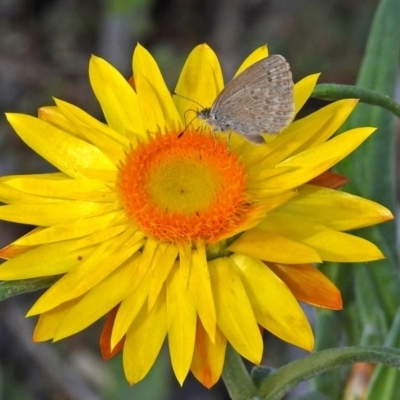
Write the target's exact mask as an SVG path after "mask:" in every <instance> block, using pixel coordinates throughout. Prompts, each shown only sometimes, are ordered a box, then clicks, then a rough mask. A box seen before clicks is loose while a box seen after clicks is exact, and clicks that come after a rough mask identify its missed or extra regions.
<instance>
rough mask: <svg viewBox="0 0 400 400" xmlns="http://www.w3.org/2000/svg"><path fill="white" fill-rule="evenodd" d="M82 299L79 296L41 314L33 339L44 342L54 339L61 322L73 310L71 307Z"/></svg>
mask: <svg viewBox="0 0 400 400" xmlns="http://www.w3.org/2000/svg"><path fill="white" fill-rule="evenodd" d="M80 299H81V298H80V297H79V298H77V299H73V300H70V301H67V302H66V303H63V304H61V305H59V306H58V307H56V308H53V309H52V310H50V311H47V312H45V313H43V314H41V315H40V316H39V319H38V322H37V324H36V327H35V331H34V333H33V341H35V342H44V341H45V340H50V339H53V337H54V335H55V332H56V330H57V327H58V325H59V324H60V322H61V321H62V320H63V319H64V318H65V316H66V315H67V314H68V313H69V312H70V311H71V309H72V308H73V307H75V306H76V305H77V304H78V303H79V301H80Z"/></svg>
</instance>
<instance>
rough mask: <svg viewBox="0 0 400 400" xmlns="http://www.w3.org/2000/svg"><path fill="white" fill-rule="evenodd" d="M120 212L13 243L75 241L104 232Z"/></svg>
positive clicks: (32, 235)
mask: <svg viewBox="0 0 400 400" xmlns="http://www.w3.org/2000/svg"><path fill="white" fill-rule="evenodd" d="M121 214H122V213H121V211H115V212H111V213H108V214H103V215H99V216H96V217H88V218H84V219H78V220H76V221H72V222H70V223H66V224H60V225H56V226H52V227H50V228H47V229H41V230H38V231H35V232H33V233H32V234H31V235H26V236H23V237H22V238H20V239H18V240H16V241H15V242H14V243H15V244H17V245H19V246H35V245H40V244H44V243H52V242H61V241H62V240H70V239H76V238H80V237H83V236H87V235H91V234H93V233H95V232H98V231H104V230H105V229H107V228H108V227H109V226H111V225H112V223H113V222H114V221H116V220H117V217H118V216H119V217H120V218H119V219H121Z"/></svg>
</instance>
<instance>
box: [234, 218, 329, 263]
mask: <svg viewBox="0 0 400 400" xmlns="http://www.w3.org/2000/svg"><path fill="white" fill-rule="evenodd" d="M263 226H264V225H263ZM228 250H229V251H232V252H234V253H238V254H243V255H247V256H249V257H253V258H258V259H260V260H264V261H274V262H280V263H287V264H298V263H307V262H321V258H320V256H319V255H318V253H317V252H316V251H315V250H314V249H313V248H311V247H309V246H306V245H304V244H302V243H300V242H298V241H294V240H291V239H290V238H287V237H285V236H284V235H280V234H279V233H275V232H273V231H272V230H271V229H269V230H268V232H266V231H264V230H261V229H251V230H249V231H247V232H244V233H243V234H242V235H240V236H239V238H238V239H237V240H236V241H235V242H233V243H232V244H231V245H230V246H229V247H228ZM277 260H281V261H277ZM283 260H286V261H283ZM300 260H301V261H300Z"/></svg>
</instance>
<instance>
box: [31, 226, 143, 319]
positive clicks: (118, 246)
mask: <svg viewBox="0 0 400 400" xmlns="http://www.w3.org/2000/svg"><path fill="white" fill-rule="evenodd" d="M130 233H131V232H130V231H129V230H128V231H127V232H125V233H124V234H123V235H120V236H119V237H118V238H117V239H116V238H113V239H111V240H109V241H106V242H104V243H102V244H100V245H99V246H97V247H95V249H94V250H92V253H91V254H90V256H89V257H86V258H85V259H82V261H81V262H80V264H78V265H77V266H76V268H74V269H73V270H72V271H70V272H69V273H68V274H66V275H64V276H63V277H62V278H61V279H60V280H59V281H58V282H57V283H56V284H54V285H53V286H51V287H50V289H48V290H47V291H46V293H44V294H43V295H42V296H41V297H40V299H39V300H38V301H37V302H36V304H35V306H34V307H33V308H32V309H31V310H30V311H29V315H30V316H31V315H35V314H41V313H43V312H45V311H48V310H50V309H52V308H54V307H56V306H58V305H59V304H61V303H63V302H65V301H68V300H70V299H73V298H75V297H78V296H81V295H82V294H85V293H86V292H88V291H89V290H91V289H92V288H94V287H96V285H99V284H100V282H102V281H103V280H104V278H105V277H107V276H108V275H110V274H111V273H113V271H114V270H116V269H118V267H120V265H122V264H124V265H125V264H126V261H127V260H128V259H129V261H128V262H127V263H128V264H130V263H134V262H135V260H136V257H137V255H135V253H136V252H137V251H138V250H139V249H140V247H141V246H142V241H141V240H140V239H138V240H137V238H135V236H134V235H132V236H133V239H132V238H129V234H130ZM134 240H136V242H134Z"/></svg>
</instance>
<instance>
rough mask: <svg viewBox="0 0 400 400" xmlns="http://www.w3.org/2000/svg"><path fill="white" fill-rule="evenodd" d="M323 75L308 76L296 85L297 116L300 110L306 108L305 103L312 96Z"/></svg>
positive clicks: (295, 112) (295, 105) (295, 104)
mask: <svg viewBox="0 0 400 400" xmlns="http://www.w3.org/2000/svg"><path fill="white" fill-rule="evenodd" d="M320 75H321V74H312V75H308V76H306V77H305V78H303V79H301V80H300V81H298V82H297V83H296V84H295V85H294V93H293V97H294V114H295V115H296V114H297V113H298V112H299V110H300V109H301V108H302V107H303V106H304V104H305V102H306V101H307V100H308V99H309V97H310V96H311V93H312V92H313V90H314V88H315V85H316V84H317V80H318V78H319V76H320Z"/></svg>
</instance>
